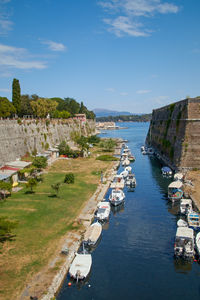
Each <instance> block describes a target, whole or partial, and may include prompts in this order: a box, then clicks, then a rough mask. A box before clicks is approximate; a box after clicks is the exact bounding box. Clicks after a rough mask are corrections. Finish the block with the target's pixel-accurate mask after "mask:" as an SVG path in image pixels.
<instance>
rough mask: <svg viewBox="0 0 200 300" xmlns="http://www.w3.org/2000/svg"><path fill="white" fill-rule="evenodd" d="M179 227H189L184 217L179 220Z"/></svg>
mask: <svg viewBox="0 0 200 300" xmlns="http://www.w3.org/2000/svg"><path fill="white" fill-rule="evenodd" d="M177 226H178V227H188V223H187V222H186V221H184V220H183V219H179V220H178V222H177Z"/></svg>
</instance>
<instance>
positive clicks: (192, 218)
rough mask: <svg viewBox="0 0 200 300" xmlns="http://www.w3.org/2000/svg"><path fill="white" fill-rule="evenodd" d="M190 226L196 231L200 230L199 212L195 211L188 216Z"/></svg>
mask: <svg viewBox="0 0 200 300" xmlns="http://www.w3.org/2000/svg"><path fill="white" fill-rule="evenodd" d="M187 221H188V226H189V227H190V228H192V229H194V230H199V229H200V216H199V214H198V213H197V212H195V211H193V212H190V213H188V215H187Z"/></svg>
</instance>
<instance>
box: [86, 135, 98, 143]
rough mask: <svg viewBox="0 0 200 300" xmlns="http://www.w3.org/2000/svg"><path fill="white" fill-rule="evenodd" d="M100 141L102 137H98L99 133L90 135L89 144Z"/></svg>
mask: <svg viewBox="0 0 200 300" xmlns="http://www.w3.org/2000/svg"><path fill="white" fill-rule="evenodd" d="M99 142H100V137H98V136H97V135H91V136H90V137H88V143H89V144H98V143H99Z"/></svg>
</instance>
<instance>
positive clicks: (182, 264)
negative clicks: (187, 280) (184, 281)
mask: <svg viewBox="0 0 200 300" xmlns="http://www.w3.org/2000/svg"><path fill="white" fill-rule="evenodd" d="M174 270H175V271H176V272H177V273H182V274H187V273H189V272H190V271H191V270H192V261H186V260H183V259H181V258H174Z"/></svg>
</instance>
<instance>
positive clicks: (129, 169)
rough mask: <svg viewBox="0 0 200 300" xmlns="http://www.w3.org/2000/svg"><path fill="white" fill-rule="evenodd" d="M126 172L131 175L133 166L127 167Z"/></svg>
mask: <svg viewBox="0 0 200 300" xmlns="http://www.w3.org/2000/svg"><path fill="white" fill-rule="evenodd" d="M124 170H125V171H127V172H128V173H131V171H132V168H131V166H128V167H126V168H125V169H124Z"/></svg>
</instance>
